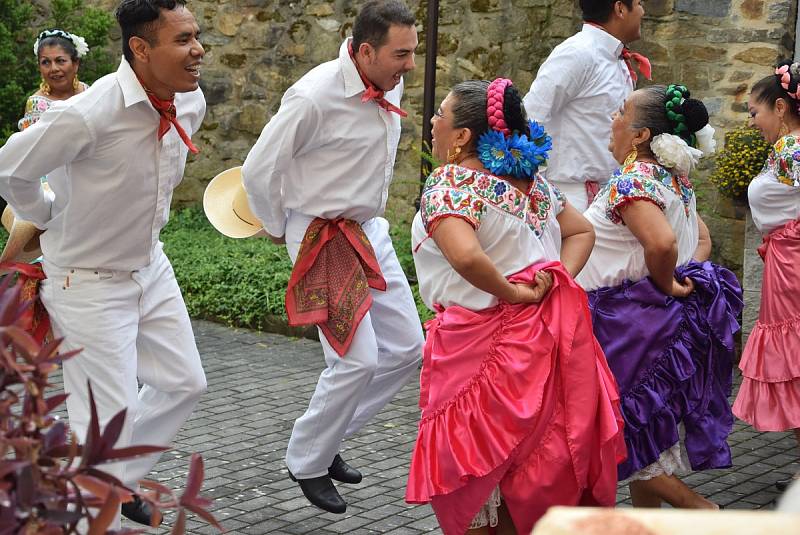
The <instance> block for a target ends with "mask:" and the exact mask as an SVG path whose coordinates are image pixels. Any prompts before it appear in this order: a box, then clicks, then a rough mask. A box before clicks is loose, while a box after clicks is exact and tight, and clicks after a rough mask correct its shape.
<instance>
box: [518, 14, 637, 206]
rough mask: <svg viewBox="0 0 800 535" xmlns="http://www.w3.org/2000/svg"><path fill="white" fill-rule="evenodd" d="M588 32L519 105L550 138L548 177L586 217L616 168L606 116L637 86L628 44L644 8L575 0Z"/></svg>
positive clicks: (557, 56) (556, 54)
mask: <svg viewBox="0 0 800 535" xmlns="http://www.w3.org/2000/svg"><path fill="white" fill-rule="evenodd" d="M580 6H581V10H582V12H583V20H584V21H585V24H584V25H583V28H582V29H581V31H580V32H578V33H577V34H575V35H573V36H572V37H570V38H569V39H567V40H566V41H564V42H563V43H561V44H560V45H558V46H557V47H556V48H555V49H554V50H553V52H552V53H551V54H550V56H548V58H547V59H546V60H545V61H544V63H542V66H541V67H540V68H539V72H538V73H537V74H536V79H535V80H534V81H533V84H532V85H531V89H530V91H529V92H528V94H527V95H525V98H524V99H523V102H524V104H525V109H526V111H527V112H528V118H530V119H533V120H535V121H537V122H539V123H541V124H542V125H543V126H544V128H545V130H546V131H547V133H548V134H550V136H551V137H552V138H553V150H552V152H551V153H550V160H549V161H548V164H547V170H546V171H545V176H546V177H547V179H548V180H549V181H550V182H552V183H554V184H556V186H558V188H559V189H560V190H561V191H562V192H563V193H564V194H565V195H566V196H567V200H569V202H570V203H571V204H572V205H573V206H575V208H577V209H578V210H579V211H581V212H583V211H585V210H586V208H587V207H588V206H589V204H591V201H592V199H593V198H594V195H595V194H596V193H597V191H598V189H599V186H600V185H602V184H604V183H605V182H607V181H608V179H609V178H610V177H611V174H612V173H613V171H614V170H615V169H616V168H617V167H618V165H617V163H616V162H615V161H614V158H613V157H612V156H611V153H610V152H609V150H608V144H609V141H610V139H611V115H612V114H613V113H614V112H616V111H618V110H620V109H621V108H622V104H623V102H625V98H626V97H627V96H628V95H629V94H630V93H631V92H632V91H633V89H634V87H635V85H636V77H637V74H636V72H635V71H634V70H633V67H632V63H631V62H634V63H638V67H639V68H640V69H641V72H642V74H644V75H645V76H646V77H647V78H649V77H650V64H649V62H647V60H646V58H644V56H641V55H639V54H635V53H631V52H630V51H628V49H627V48H626V45H627V44H628V43H631V42H633V41H636V40H637V39H639V38H640V37H641V23H642V17H644V7H643V6H642V0H580Z"/></svg>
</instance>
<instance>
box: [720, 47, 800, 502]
mask: <svg viewBox="0 0 800 535" xmlns="http://www.w3.org/2000/svg"><path fill="white" fill-rule="evenodd" d="M798 85H800V64H798V63H794V62H792V61H784V62H782V63H780V64H779V65H778V67H777V68H776V69H775V74H774V75H770V76H768V77H766V78H764V79H762V80H761V81H759V82H758V83H757V84H756V85H755V86H754V87H753V90H752V92H751V94H750V116H751V117H752V123H753V125H754V126H755V127H756V128H758V129H759V130H760V131H761V134H762V135H763V136H764V139H766V140H767V141H768V142H770V143H773V144H774V146H773V148H772V150H771V151H770V155H769V157H768V159H767V162H766V164H765V165H764V169H763V171H761V173H760V174H759V175H758V176H757V177H756V178H754V179H753V181H752V182H751V183H750V186H749V188H748V190H747V197H748V200H749V202H750V210H751V213H752V215H753V222H754V223H755V224H756V227H758V230H759V231H761V233H762V234H763V235H764V243H763V244H762V245H761V247H759V249H758V252H759V254H760V255H761V258H763V259H764V282H763V285H762V287H761V309H760V310H759V314H758V321H757V322H756V325H755V327H754V329H753V331H752V333H750V338H748V340H747V345H746V346H745V348H744V352H743V354H742V360H741V362H740V364H739V368H741V370H742V375H743V380H742V386H741V388H740V389H739V395H738V396H737V397H736V402H735V403H734V404H733V413H734V414H735V415H736V416H738V417H739V418H741V419H742V420H744V421H746V422H747V423H749V424H750V425H752V426H753V427H754V428H756V429H757V430H758V431H787V430H789V429H792V430H794V433H795V437H796V438H797V441H798V445H800V276H798V274H799V273H800V270H799V267H800V87H798ZM792 479H800V472H798V473H797V474H795V475H794V477H793V478H789V479H786V480H782V481H778V483H777V486H778V488H779V489H781V490H783V489H785V488H786V487H787V486H788V485H789V483H791V481H792Z"/></svg>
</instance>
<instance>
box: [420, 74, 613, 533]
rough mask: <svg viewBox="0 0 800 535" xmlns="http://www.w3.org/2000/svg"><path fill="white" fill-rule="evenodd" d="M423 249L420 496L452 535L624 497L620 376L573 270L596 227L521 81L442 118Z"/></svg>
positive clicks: (476, 96) (490, 89)
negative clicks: (575, 198)
mask: <svg viewBox="0 0 800 535" xmlns="http://www.w3.org/2000/svg"><path fill="white" fill-rule="evenodd" d="M431 123H432V125H433V140H432V141H433V155H434V156H435V157H436V158H437V159H439V160H446V161H447V164H445V165H443V166H441V167H438V168H437V169H435V170H434V171H433V172H432V173H431V175H430V177H429V178H428V180H427V182H426V184H425V189H424V191H423V194H422V198H421V200H420V211H419V213H418V214H417V215H416V217H415V218H414V223H413V228H412V245H413V249H414V261H415V265H416V271H417V277H418V279H419V287H420V294H421V295H422V298H423V300H424V301H425V303H426V305H427V306H428V307H430V308H431V309H433V310H435V311H436V318H435V319H434V320H431V321H430V322H428V323H427V324H426V329H427V340H426V345H425V350H424V353H423V367H422V374H421V379H420V387H421V388H420V390H421V391H420V407H421V409H422V415H421V420H420V424H419V432H418V436H417V441H416V446H415V448H414V453H413V458H412V461H411V469H410V474H409V480H408V487H407V490H406V501H408V502H409V503H430V504H431V505H432V507H433V510H434V511H435V513H436V516H437V518H438V520H439V523H440V525H441V528H442V531H443V532H444V533H445V534H446V535H451V534H463V533H466V532H469V533H488V532H489V529H490V528H496V530H497V532H498V533H530V531H531V529H532V527H533V525H534V523H535V522H536V521H537V520H538V519H539V518H540V517H541V516H542V515H543V514H544V512H545V511H546V510H547V508H548V507H550V506H551V505H578V504H582V505H603V506H611V505H613V504H614V500H615V496H616V483H617V477H616V466H617V463H618V462H619V461H620V460H621V459H622V458H624V449H625V447H624V442H623V439H622V420H621V415H620V412H619V398H618V394H617V389H616V385H615V383H614V379H613V377H612V376H611V373H610V370H609V369H608V367H607V365H606V361H605V358H604V357H603V353H602V351H601V349H600V347H599V345H598V343H597V341H596V340H595V338H594V336H593V334H592V327H591V319H590V316H589V309H588V303H587V300H586V294H585V292H584V291H583V290H582V289H581V288H580V287H579V286H578V285H577V284H576V283H575V282H574V280H573V277H574V275H575V274H577V273H578V272H579V271H580V270H581V268H582V267H583V264H584V262H585V261H586V259H587V258H588V257H589V253H590V251H591V249H592V243H593V241H594V238H593V232H592V228H591V226H590V225H589V224H588V222H587V221H586V220H585V219H584V218H583V217H582V216H581V215H580V213H579V212H578V211H577V210H576V209H575V208H573V207H572V206H571V205H570V204H569V203H567V202H566V201H565V199H564V197H563V195H562V194H561V193H560V192H559V191H558V190H557V189H556V188H555V187H553V186H552V185H550V184H548V182H547V181H546V180H545V179H544V178H543V177H542V176H541V175H540V174H539V173H538V172H537V170H538V167H539V166H540V165H542V164H543V163H544V161H545V159H546V157H547V152H548V151H549V149H550V138H549V137H548V136H547V135H546V134H545V133H544V131H543V130H542V128H541V127H540V126H539V125H537V124H536V123H533V122H528V120H527V118H526V114H525V111H524V108H523V107H522V103H521V98H520V95H519V93H518V92H517V90H516V89H515V88H514V87H513V86H512V85H511V82H510V81H509V80H506V79H497V80H495V81H493V82H492V83H489V82H483V81H468V82H462V83H460V84H458V85H456V86H455V87H454V88H453V90H452V91H451V92H450V94H449V95H448V96H447V98H445V99H444V101H443V102H442V104H441V107H440V108H439V110H438V112H437V113H436V115H435V117H433V119H432V121H431Z"/></svg>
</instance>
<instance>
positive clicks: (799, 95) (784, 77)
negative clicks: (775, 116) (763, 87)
mask: <svg viewBox="0 0 800 535" xmlns="http://www.w3.org/2000/svg"><path fill="white" fill-rule="evenodd" d="M775 76H777V77H778V80H779V81H780V84H781V87H782V88H783V89H784V90H785V91H786V93H787V94H788V95H789V96H790V97H792V98H793V99H795V100H800V86H798V88H797V91H795V92H794V93H792V92H790V91H789V83H790V82H791V81H792V75H791V74H790V73H789V65H783V66H782V67H778V68H777V69H775Z"/></svg>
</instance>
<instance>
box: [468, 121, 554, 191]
mask: <svg viewBox="0 0 800 535" xmlns="http://www.w3.org/2000/svg"><path fill="white" fill-rule="evenodd" d="M528 128H529V130H530V137H528V136H527V135H525V134H520V133H519V132H517V131H514V132H513V133H511V135H509V136H508V137H506V135H505V134H504V133H503V132H500V131H497V130H493V129H491V128H490V129H489V130H487V131H486V132H484V133H483V134H482V135H481V137H480V138H478V158H479V159H480V161H481V163H483V165H484V166H485V167H486V169H488V170H489V171H490V172H491V173H492V174H494V175H499V176H506V175H511V176H514V177H517V178H528V179H530V178H532V177H533V176H534V175H535V174H536V172H537V171H538V170H539V167H540V166H541V165H542V164H544V163H545V162H546V161H547V157H548V153H549V152H550V149H551V148H552V147H553V142H552V139H551V138H550V136H548V135H547V134H546V133H545V131H544V128H543V127H542V125H540V124H539V123H537V122H536V121H528Z"/></svg>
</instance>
